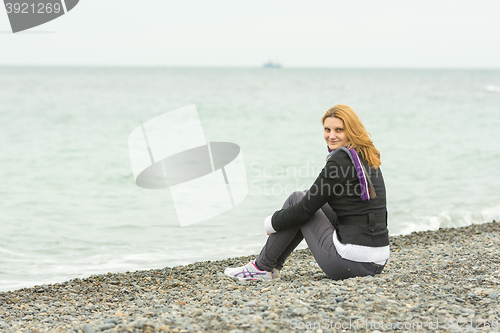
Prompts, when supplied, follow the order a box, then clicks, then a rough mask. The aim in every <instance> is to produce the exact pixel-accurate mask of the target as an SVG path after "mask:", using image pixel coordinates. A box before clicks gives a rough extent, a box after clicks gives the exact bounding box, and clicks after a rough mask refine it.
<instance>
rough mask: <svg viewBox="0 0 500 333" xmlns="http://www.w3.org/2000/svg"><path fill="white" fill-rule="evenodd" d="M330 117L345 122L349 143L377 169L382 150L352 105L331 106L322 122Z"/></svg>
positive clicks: (367, 162)
mask: <svg viewBox="0 0 500 333" xmlns="http://www.w3.org/2000/svg"><path fill="white" fill-rule="evenodd" d="M328 117H335V118H338V119H341V120H342V121H343V122H344V130H345V132H346V136H347V140H348V142H347V145H348V146H349V147H352V148H354V150H356V152H357V153H358V154H359V155H360V156H361V158H362V159H363V160H364V161H365V162H366V164H368V165H369V166H371V167H373V168H375V169H376V168H378V167H379V166H380V165H381V164H382V162H381V161H380V152H379V151H378V150H377V148H375V145H374V144H373V141H372V139H370V133H368V132H367V131H366V128H365V126H364V125H363V123H362V122H361V120H360V119H359V118H358V116H357V115H356V113H354V111H353V110H352V109H351V108H350V107H348V106H347V105H341V104H337V105H335V106H333V107H331V108H330V109H329V110H328V111H326V113H325V115H324V116H323V118H321V123H323V124H324V123H325V119H326V118H328Z"/></svg>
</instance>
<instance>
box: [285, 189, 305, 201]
mask: <svg viewBox="0 0 500 333" xmlns="http://www.w3.org/2000/svg"><path fill="white" fill-rule="evenodd" d="M305 195H306V193H305V192H304V191H295V192H292V194H290V196H289V197H288V199H291V200H294V201H296V202H298V201H300V200H302V198H303V197H304V196H305Z"/></svg>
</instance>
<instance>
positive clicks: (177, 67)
mask: <svg viewBox="0 0 500 333" xmlns="http://www.w3.org/2000/svg"><path fill="white" fill-rule="evenodd" d="M16 67H17V68H20V67H25V68H26V67H31V68H117V69H118V68H130V69H132V68H144V69H153V68H164V69H265V70H267V71H279V70H287V69H368V70H373V69H377V70H500V66H499V67H473V66H468V67H466V66H464V67H438V66H392V67H387V66H338V67H329V66H324V67H322V66H283V67H280V68H263V66H262V65H260V66H208V65H187V66H186V65H109V64H0V68H16Z"/></svg>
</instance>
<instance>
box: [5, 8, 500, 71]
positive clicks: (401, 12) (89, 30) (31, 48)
mask: <svg viewBox="0 0 500 333" xmlns="http://www.w3.org/2000/svg"><path fill="white" fill-rule="evenodd" d="M499 17H500V1H499V0H475V1H472V0H467V1H464V0H418V1H409V0H378V1H377V0H342V1H338V0H325V1H316V0H310V1H275V0H266V1H260V0H258V1H256V0H254V1H246V2H243V1H236V0H227V1H226V0H212V1H207V0H184V1H180V0H179V1H171V0H144V1H140V0H135V1H132V0H80V3H79V4H78V5H77V6H76V7H75V8H74V9H73V10H72V11H70V12H69V13H67V14H66V15H64V16H62V17H60V18H58V19H55V20H54V21H52V22H48V23H46V24H44V25H41V26H38V27H35V28H32V29H30V30H28V31H26V32H21V33H17V34H12V32H11V29H10V24H9V20H8V17H7V14H6V12H5V10H3V11H2V10H0V65H115V66H128V65H132V66H204V67H205V66H210V67H211V66H215V67H235V66H236V67H255V66H260V65H262V63H264V62H267V61H269V60H275V61H279V62H280V63H282V64H283V66H285V67H444V68H463V67H465V68H500V42H499V41H500V19H499Z"/></svg>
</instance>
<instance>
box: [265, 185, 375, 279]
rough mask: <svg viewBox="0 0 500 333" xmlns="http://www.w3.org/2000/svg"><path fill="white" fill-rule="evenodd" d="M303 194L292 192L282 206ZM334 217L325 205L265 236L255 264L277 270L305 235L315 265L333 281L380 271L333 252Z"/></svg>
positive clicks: (287, 205)
mask: <svg viewBox="0 0 500 333" xmlns="http://www.w3.org/2000/svg"><path fill="white" fill-rule="evenodd" d="M304 195H305V192H302V191H297V192H293V193H292V194H291V195H290V196H289V197H288V199H287V200H286V201H285V203H284V205H283V209H285V208H288V207H290V206H293V205H295V204H296V203H298V202H299V201H300V200H301V199H302V198H303V197H304ZM335 220H336V215H335V212H334V211H333V210H332V209H331V207H330V205H328V204H325V205H324V206H323V207H321V209H320V210H318V211H317V212H316V213H315V214H314V216H313V217H312V218H311V220H309V221H308V222H307V223H305V224H303V225H301V226H300V227H291V228H288V229H285V230H282V231H279V232H277V233H274V234H271V235H269V237H268V239H267V242H266V245H264V247H263V248H262V251H260V254H259V256H258V257H257V259H256V262H257V266H259V267H260V268H261V269H264V270H266V271H268V272H270V271H272V270H273V268H277V269H279V270H281V269H282V268H283V265H284V264H285V260H286V258H288V256H289V255H290V254H291V253H292V251H293V250H294V249H295V248H296V247H297V245H299V243H300V242H301V241H302V240H303V239H304V238H305V239H306V242H307V245H308V246H309V249H310V250H311V252H312V255H313V256H314V259H316V262H317V263H318V265H319V267H321V269H322V270H323V272H325V274H326V275H328V277H329V278H331V279H333V280H342V279H347V278H351V277H355V276H366V275H375V274H379V273H381V272H382V269H383V268H384V266H380V265H376V264H374V263H364V262H356V261H351V260H347V259H344V258H342V257H341V256H340V255H339V254H338V253H337V250H336V249H335V245H334V244H333V231H334V230H335V228H334V227H333V225H332V222H330V221H335Z"/></svg>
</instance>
